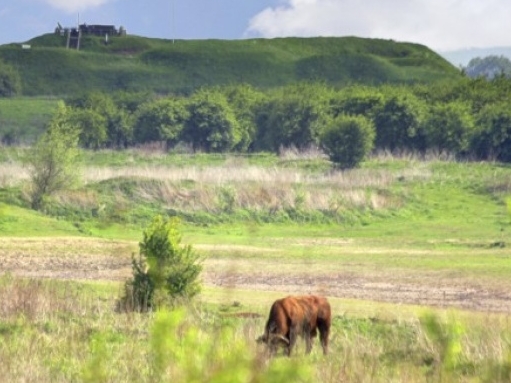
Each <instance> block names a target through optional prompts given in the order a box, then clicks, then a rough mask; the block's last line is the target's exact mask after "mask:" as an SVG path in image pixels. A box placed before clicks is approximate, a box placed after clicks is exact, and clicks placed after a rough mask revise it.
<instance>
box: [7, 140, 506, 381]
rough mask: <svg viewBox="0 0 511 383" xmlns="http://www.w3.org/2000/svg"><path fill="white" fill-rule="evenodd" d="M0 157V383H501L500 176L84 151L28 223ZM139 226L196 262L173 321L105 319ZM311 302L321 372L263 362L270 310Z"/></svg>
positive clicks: (11, 158) (16, 156)
mask: <svg viewBox="0 0 511 383" xmlns="http://www.w3.org/2000/svg"><path fill="white" fill-rule="evenodd" d="M23 150H24V149H23V148H2V150H0V158H1V159H2V161H1V164H0V269H1V270H2V271H3V273H4V275H3V276H2V277H0V297H1V301H2V304H1V305H0V339H1V342H0V360H2V363H0V376H2V379H3V380H4V381H9V382H22V381H23V382H31V381H37V382H50V381H51V382H69V381H84V382H93V381H94V382H121V381H123V382H124V381H141V382H163V381H173V382H192V381H196V382H199V381H208V382H210V381H212V382H214V381H219V382H225V381H227V382H283V381H303V382H308V381H311V382H312V381H321V382H339V381H343V382H389V381H392V382H508V381H510V380H511V375H510V374H511V362H510V360H511V359H510V355H511V354H510V351H511V348H510V343H509V340H510V339H511V331H510V327H509V314H510V312H511V294H510V291H511V289H510V287H511V282H510V280H511V279H510V276H511V263H510V262H509V257H510V256H509V250H508V246H509V243H511V234H510V225H511V212H510V203H509V197H510V195H511V169H510V168H509V166H504V165H502V164H498V163H471V162H465V163H460V162H456V161H454V160H452V159H450V158H448V157H443V156H438V155H436V156H426V157H418V156H413V155H403V156H400V157H396V156H390V155H387V154H385V153H383V154H379V155H376V156H373V157H372V158H370V159H369V160H368V161H366V162H365V163H363V165H362V167H361V168H359V169H355V170H350V171H342V172H341V171H338V170H335V169H332V168H331V166H330V164H329V162H328V161H327V160H326V159H325V158H324V156H322V155H321V154H320V153H316V152H309V153H296V152H293V151H287V152H282V153H281V154H280V155H270V154H260V155H254V156H234V155H228V154H225V155H206V154H198V155H189V154H167V153H163V152H154V151H144V150H130V151H122V152H114V151H99V152H84V153H83V162H84V166H83V170H82V179H83V183H82V185H80V186H79V187H78V188H77V189H75V190H68V191H65V192H61V193H59V194H58V195H55V196H54V197H53V198H52V199H51V201H48V202H47V205H46V207H45V209H44V211H42V212H34V211H32V210H30V209H28V208H27V206H28V203H27V201H26V191H25V190H26V182H27V179H28V175H27V173H26V169H24V168H23V166H22V165H21V158H22V156H23ZM154 214H167V215H174V216H179V217H180V218H181V220H182V227H181V229H182V234H183V243H186V244H191V245H192V246H193V248H194V249H195V251H197V252H199V253H200V254H201V255H202V256H203V259H204V261H203V265H204V271H203V274H202V281H203V285H204V288H203V291H202V293H201V294H200V296H199V297H198V298H197V299H195V300H194V301H193V302H191V303H190V304H188V305H186V307H185V308H181V309H175V310H172V311H169V312H167V311H160V312H154V313H150V314H134V313H121V312H118V311H117V310H116V301H117V299H118V298H119V296H120V293H121V290H122V286H123V283H124V281H125V280H126V278H129V277H130V273H131V268H130V260H131V255H132V254H134V253H135V254H136V253H137V252H138V242H139V241H140V240H141V239H142V230H143V228H144V226H145V225H146V224H147V222H148V220H149V219H150V217H152V216H153V215H154ZM298 293H317V294H324V295H326V296H328V297H329V300H330V301H331V304H332V307H333V329H332V335H331V349H330V354H329V355H328V356H326V357H324V356H323V355H322V354H321V352H320V347H319V344H318V343H316V344H315V345H314V348H313V353H312V355H310V356H304V355H303V352H304V345H303V342H301V343H299V347H298V350H297V352H296V353H295V354H294V356H293V357H291V358H290V359H287V358H285V357H278V358H276V359H274V360H271V361H270V360H267V358H266V357H265V353H264V349H263V348H261V347H260V346H258V345H257V344H256V342H255V339H256V338H257V336H258V335H260V334H261V333H262V331H263V328H264V323H265V321H266V316H267V313H268V310H269V307H270V305H271V303H272V302H273V300H275V299H276V298H279V297H282V296H285V295H289V294H298Z"/></svg>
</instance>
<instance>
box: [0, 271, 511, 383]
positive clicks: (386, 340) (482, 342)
mask: <svg viewBox="0 0 511 383" xmlns="http://www.w3.org/2000/svg"><path fill="white" fill-rule="evenodd" d="M117 293H118V291H117V289H116V288H115V287H114V286H112V287H108V288H104V287H101V286H94V285H84V284H77V283H71V282H56V281H34V280H23V279H18V278H13V277H10V276H3V277H0V301H1V302H2V304H1V306H0V339H1V340H2V341H1V342H0V358H1V360H2V363H0V374H1V376H2V380H3V381H6V382H7V381H8V382H41V383H44V382H69V381H78V382H80V381H83V382H127V381H137V382H168V381H173V382H275V383H279V382H289V381H293V382H316V381H321V382H325V383H334V382H339V381H343V382H389V381H392V382H408V383H415V382H417V383H418V382H468V381H470V382H471V381H477V382H507V381H509V379H510V378H511V376H510V374H509V372H510V371H511V369H510V365H511V364H510V362H509V355H510V354H509V344H508V339H509V336H510V335H511V333H510V329H509V326H508V321H509V318H507V317H505V316H489V315H480V316H471V317H469V318H468V319H467V317H466V316H459V315H456V314H454V313H444V312H437V313H427V314H425V315H422V316H420V317H416V318H411V320H399V319H396V320H382V319H379V318H353V317H346V316H339V315H335V316H334V320H333V328H332V333H331V349H330V350H331V351H330V354H329V355H328V356H326V357H324V356H323V355H322V353H321V351H320V347H318V346H319V345H318V343H317V341H316V344H315V345H314V348H313V353H312V355H310V356H304V351H305V347H304V344H303V342H302V341H300V342H299V343H298V345H297V346H298V347H297V349H296V352H295V353H294V355H293V356H292V357H291V358H290V359H288V358H285V357H283V356H278V357H277V358H275V359H272V360H269V359H268V358H267V354H266V352H265V350H264V348H260V346H258V345H257V344H256V342H255V338H256V337H257V335H259V334H260V332H261V331H263V328H264V320H265V316H266V312H264V313H262V314H263V315H261V316H259V315H246V312H242V311H240V310H246V309H247V308H246V307H245V308H243V307H240V308H238V307H237V306H236V307H235V306H232V307H230V308H229V311H227V312H226V311H224V309H223V308H222V307H215V306H211V305H209V306H206V305H203V304H201V303H199V302H197V303H196V304H195V305H193V306H190V307H188V309H186V310H177V311H174V312H165V311H161V312H156V313H149V314H144V315H142V314H134V313H130V314H126V313H122V314H121V313H116V312H115V310H114V306H115V304H114V303H115V300H116V294H117Z"/></svg>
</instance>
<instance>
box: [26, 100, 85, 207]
mask: <svg viewBox="0 0 511 383" xmlns="http://www.w3.org/2000/svg"><path fill="white" fill-rule="evenodd" d="M79 134H80V130H79V129H78V128H77V127H76V126H74V125H72V124H71V123H70V120H69V110H68V108H67V107H66V106H65V105H64V103H62V102H61V103H59V105H58V108H57V111H56V112H55V114H54V116H53V118H52V119H51V121H50V123H49V126H48V129H47V130H46V131H45V132H44V134H43V135H42V136H41V137H40V138H39V140H38V141H37V143H36V144H35V145H34V146H33V148H32V149H31V150H30V151H29V152H28V155H27V157H26V158H25V163H26V165H27V167H28V170H29V173H30V181H31V190H30V197H31V203H32V208H33V209H40V208H41V207H42V204H43V201H44V198H46V197H48V196H50V195H51V194H52V193H54V192H56V191H58V190H63V189H66V188H68V187H71V186H73V185H74V184H75V182H76V181H77V180H78V177H79V171H78V169H77V164H78V155H79V152H78V137H79Z"/></svg>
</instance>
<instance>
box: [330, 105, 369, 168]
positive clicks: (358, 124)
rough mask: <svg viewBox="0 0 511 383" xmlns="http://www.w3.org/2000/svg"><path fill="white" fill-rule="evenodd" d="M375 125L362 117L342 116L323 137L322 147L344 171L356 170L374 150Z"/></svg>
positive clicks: (331, 124)
mask: <svg viewBox="0 0 511 383" xmlns="http://www.w3.org/2000/svg"><path fill="white" fill-rule="evenodd" d="M374 138H375V129H374V125H373V123H372V122H371V121H370V120H368V119H367V118H365V117H362V116H346V115H340V116H339V117H336V118H335V119H333V120H332V121H331V122H330V123H329V124H328V125H327V127H326V129H325V130H324V132H323V133H322V135H321V146H322V148H323V150H324V151H325V152H326V153H327V154H328V156H329V157H330V160H331V161H332V162H334V163H335V164H337V165H338V166H339V167H341V168H343V169H347V168H354V167H356V166H358V164H359V163H360V162H361V161H362V160H363V159H364V157H365V156H366V155H367V154H369V152H370V151H371V149H372V148H373V144H374Z"/></svg>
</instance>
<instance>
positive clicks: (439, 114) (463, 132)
mask: <svg viewBox="0 0 511 383" xmlns="http://www.w3.org/2000/svg"><path fill="white" fill-rule="evenodd" d="M424 129H425V134H426V139H427V146H428V149H434V150H436V151H439V152H442V151H447V152H450V153H452V154H456V155H458V154H461V155H465V154H467V150H468V149H469V144H470V140H471V138H472V135H473V134H474V119H473V117H472V114H471V108H470V105H468V104H467V103H463V102H460V101H458V102H450V103H447V104H444V103H439V104H435V105H433V106H432V108H431V110H430V112H429V113H428V116H427V118H426V121H425V123H424Z"/></svg>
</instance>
